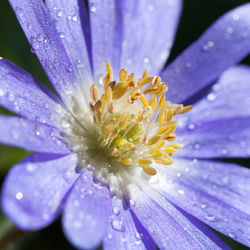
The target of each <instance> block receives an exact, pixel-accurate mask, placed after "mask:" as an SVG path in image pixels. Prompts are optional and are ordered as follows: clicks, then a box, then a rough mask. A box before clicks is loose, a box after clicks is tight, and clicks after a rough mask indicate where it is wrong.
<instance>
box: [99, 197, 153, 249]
mask: <svg viewBox="0 0 250 250" xmlns="http://www.w3.org/2000/svg"><path fill="white" fill-rule="evenodd" d="M125 206H126V205H125V204H122V200H120V199H117V198H115V197H114V198H113V199H112V215H111V216H110V225H109V230H108V234H107V236H106V238H105V240H104V243H103V244H104V249H107V250H112V249H113V250H116V249H119V250H126V249H127V250H129V249H138V250H140V249H150V250H153V249H156V247H155V244H154V242H153V241H152V239H151V237H150V236H149V235H148V233H147V232H146V231H145V229H144V228H143V227H142V225H140V223H139V222H138V220H136V218H135V216H134V218H133V215H131V214H130V212H129V210H128V208H126V207H125Z"/></svg>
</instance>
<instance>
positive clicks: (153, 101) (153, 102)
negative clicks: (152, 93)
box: [149, 97, 156, 109]
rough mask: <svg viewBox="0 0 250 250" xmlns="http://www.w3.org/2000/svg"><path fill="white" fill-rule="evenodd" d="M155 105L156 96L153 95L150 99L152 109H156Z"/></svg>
mask: <svg viewBox="0 0 250 250" xmlns="http://www.w3.org/2000/svg"><path fill="white" fill-rule="evenodd" d="M155 105H156V97H152V98H151V99H150V101H149V106H151V107H152V109H154V108H155Z"/></svg>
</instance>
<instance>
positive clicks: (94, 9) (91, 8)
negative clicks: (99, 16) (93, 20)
mask: <svg viewBox="0 0 250 250" xmlns="http://www.w3.org/2000/svg"><path fill="white" fill-rule="evenodd" d="M90 11H91V12H92V13H95V12H96V7H95V5H94V4H93V3H92V4H91V5H90Z"/></svg>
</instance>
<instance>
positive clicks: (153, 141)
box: [147, 135, 161, 146]
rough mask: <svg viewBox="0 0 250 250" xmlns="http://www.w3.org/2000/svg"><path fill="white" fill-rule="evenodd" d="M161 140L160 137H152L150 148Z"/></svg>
mask: <svg viewBox="0 0 250 250" xmlns="http://www.w3.org/2000/svg"><path fill="white" fill-rule="evenodd" d="M160 139H161V137H160V136H158V135H156V136H153V137H151V138H150V139H149V140H148V143H147V145H148V146H150V145H153V144H155V143H157V142H158V141H159V140H160Z"/></svg>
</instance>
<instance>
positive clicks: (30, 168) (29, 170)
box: [26, 163, 36, 173]
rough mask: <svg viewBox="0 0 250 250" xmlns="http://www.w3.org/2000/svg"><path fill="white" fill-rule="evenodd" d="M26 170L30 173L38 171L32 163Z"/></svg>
mask: <svg viewBox="0 0 250 250" xmlns="http://www.w3.org/2000/svg"><path fill="white" fill-rule="evenodd" d="M26 170H27V171H28V172H30V173H31V172H34V171H35V170H36V165H34V164H32V163H28V164H27V165H26Z"/></svg>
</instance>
